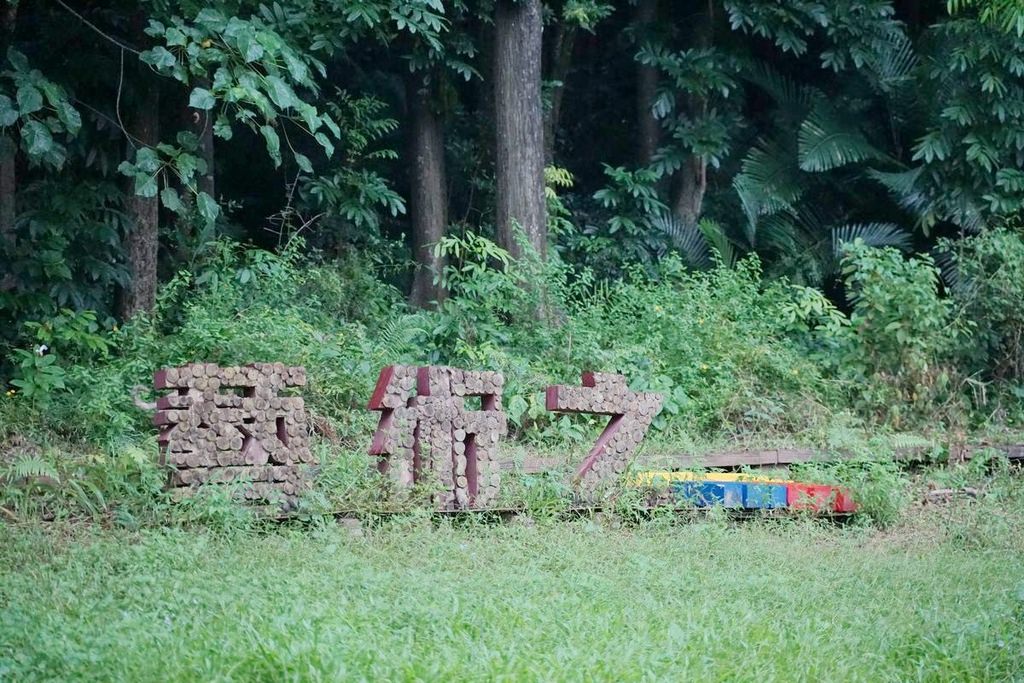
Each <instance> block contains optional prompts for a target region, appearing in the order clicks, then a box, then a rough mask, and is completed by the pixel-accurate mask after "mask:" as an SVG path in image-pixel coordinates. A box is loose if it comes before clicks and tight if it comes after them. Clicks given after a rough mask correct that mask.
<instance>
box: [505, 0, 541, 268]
mask: <svg viewBox="0 0 1024 683" xmlns="http://www.w3.org/2000/svg"><path fill="white" fill-rule="evenodd" d="M494 29H495V41H494V100H495V123H496V133H497V155H496V169H495V170H496V174H497V181H498V182H497V190H498V197H497V216H496V217H495V223H496V227H497V237H498V243H499V244H500V245H501V246H502V247H504V248H505V249H507V250H508V251H509V253H510V254H512V256H513V257H520V256H522V253H523V250H522V248H521V247H520V245H519V241H518V239H517V238H516V232H517V229H519V230H522V232H523V234H524V235H525V237H526V240H527V241H528V243H529V244H530V245H531V246H532V247H533V248H534V249H535V250H536V251H537V253H538V254H539V255H540V257H541V258H542V259H543V258H545V256H546V251H547V207H546V206H545V202H544V128H543V126H544V123H543V111H542V106H541V97H540V82H541V55H542V50H543V46H542V43H541V32H542V30H543V25H542V23H541V2H540V0H519V1H518V2H513V1H512V0H497V3H496V11H495V21H494Z"/></svg>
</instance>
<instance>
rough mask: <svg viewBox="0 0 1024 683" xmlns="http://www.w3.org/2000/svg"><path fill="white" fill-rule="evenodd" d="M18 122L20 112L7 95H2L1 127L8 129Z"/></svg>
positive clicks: (0, 104) (0, 107)
mask: <svg viewBox="0 0 1024 683" xmlns="http://www.w3.org/2000/svg"><path fill="white" fill-rule="evenodd" d="M17 122H18V110H17V109H15V108H14V102H12V101H11V98H10V97H8V96H7V95H0V126H2V127H4V128H7V127H8V126H13V125H14V124H15V123H17Z"/></svg>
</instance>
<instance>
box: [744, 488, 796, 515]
mask: <svg viewBox="0 0 1024 683" xmlns="http://www.w3.org/2000/svg"><path fill="white" fill-rule="evenodd" d="M743 486H744V488H745V489H746V490H745V491H744V496H743V507H745V508H747V509H748V510H757V509H774V508H784V507H786V486H785V484H744V485H743Z"/></svg>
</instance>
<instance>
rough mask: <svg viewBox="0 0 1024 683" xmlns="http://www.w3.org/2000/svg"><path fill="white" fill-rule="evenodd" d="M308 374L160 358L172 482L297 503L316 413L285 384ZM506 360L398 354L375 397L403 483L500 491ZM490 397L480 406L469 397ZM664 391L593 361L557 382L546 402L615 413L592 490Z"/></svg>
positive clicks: (481, 503) (392, 463) (386, 457)
mask: <svg viewBox="0 0 1024 683" xmlns="http://www.w3.org/2000/svg"><path fill="white" fill-rule="evenodd" d="M305 384H306V371H305V368H301V367H286V366H284V365H282V364H280V363H255V364H252V365H247V366H240V367H223V368H222V367H220V366H218V365H214V364H212V363H205V364H204V363H193V364H191V365H185V366H182V367H177V368H165V369H163V370H159V371H158V372H157V373H156V374H155V376H154V385H155V387H156V389H157V390H163V391H167V392H168V393H167V394H166V395H164V396H161V397H160V398H159V399H157V404H156V408H157V411H156V414H155V415H154V417H153V422H154V424H156V425H157V427H158V428H159V437H158V442H159V444H160V451H161V462H162V464H165V465H170V466H171V468H172V471H171V473H170V477H169V481H168V485H169V487H171V488H172V489H175V490H176V493H177V494H178V495H189V494H190V493H192V492H193V491H194V490H195V489H196V488H197V487H198V486H199V485H201V484H237V485H239V486H240V488H241V490H242V492H243V493H244V496H245V498H246V500H249V501H251V502H254V503H259V504H266V505H269V506H274V505H276V506H278V507H280V508H283V509H285V510H288V509H290V508H294V507H295V504H296V502H297V500H298V496H299V494H300V493H301V491H302V490H303V489H305V488H307V487H308V486H309V465H310V464H315V461H314V459H313V455H312V453H311V452H310V449H309V425H308V420H307V418H306V412H305V406H304V403H303V399H302V398H301V397H298V396H282V395H281V394H280V392H281V391H282V390H286V389H289V388H293V387H301V386H305ZM504 385H505V377H504V376H503V375H502V374H501V373H500V372H488V371H471V370H462V369H459V368H452V367H444V366H433V365H430V366H412V365H390V366H388V367H385V368H384V369H383V370H381V372H380V376H379V378H378V379H377V385H376V387H375V388H374V391H373V395H372V397H371V398H370V403H369V408H370V410H375V411H379V412H380V414H381V416H380V422H379V424H378V425H377V430H376V431H375V432H374V435H373V440H372V443H371V445H370V454H371V455H374V456H376V458H377V467H378V470H379V471H380V472H381V473H382V474H384V475H385V476H387V477H388V478H389V479H390V480H391V482H392V483H393V485H394V486H395V488H396V490H397V491H400V492H401V491H407V490H408V489H410V488H412V487H413V486H414V485H416V484H421V483H424V484H427V485H428V486H431V487H432V488H433V489H434V491H435V493H434V494H433V502H434V504H435V505H436V506H437V507H438V508H439V509H443V510H460V509H470V508H486V507H488V506H489V505H491V504H493V503H494V502H495V501H496V500H497V497H498V490H499V487H500V485H501V471H502V467H501V462H500V461H499V459H498V443H499V441H500V440H501V437H502V436H504V435H505V434H507V432H508V420H507V418H506V416H505V413H504V412H503V411H502V408H501V395H502V388H503V387H504ZM468 397H479V400H480V407H479V409H478V410H474V409H471V408H470V407H468V406H467V405H466V399H467V398H468ZM661 401H662V398H661V396H660V395H659V394H654V393H636V392H633V391H630V390H629V388H628V387H627V386H626V379H625V378H624V377H623V376H622V375H614V374H608V373H596V372H585V373H583V385H582V386H580V387H572V386H561V385H559V386H551V387H548V389H547V409H548V410H551V411H556V412H571V413H595V414H600V415H608V416H609V417H610V419H609V421H608V425H607V426H606V427H605V428H604V431H603V432H602V433H601V436H600V437H599V438H598V440H597V443H596V444H595V445H594V447H593V448H592V449H591V451H590V453H589V454H588V455H587V457H586V459H585V460H584V461H583V463H582V464H581V465H580V466H579V468H578V469H577V472H576V477H575V483H576V485H577V486H578V487H579V489H580V491H581V493H583V494H584V495H586V494H587V493H589V492H592V491H593V490H594V489H596V488H598V487H599V486H600V485H601V484H603V483H605V482H609V481H611V480H613V479H615V478H617V477H618V475H620V474H621V473H622V472H623V471H624V470H625V468H626V465H627V464H628V463H629V461H630V459H631V458H632V456H633V454H634V453H635V451H636V449H637V447H638V446H639V445H640V442H641V441H643V438H644V434H645V433H646V431H647V428H648V427H650V425H651V421H652V420H653V419H654V416H655V415H656V414H657V413H658V411H659V410H660V409H661Z"/></svg>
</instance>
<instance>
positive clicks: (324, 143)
mask: <svg viewBox="0 0 1024 683" xmlns="http://www.w3.org/2000/svg"><path fill="white" fill-rule="evenodd" d="M313 139H314V140H316V141H317V142H319V143H320V146H321V147H323V148H324V154H326V155H327V156H328V157H330V156H332V155H333V154H334V144H333V143H331V141H330V140H328V139H327V136H326V135H324V134H323V133H317V134H316V135H314V136H313Z"/></svg>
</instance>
